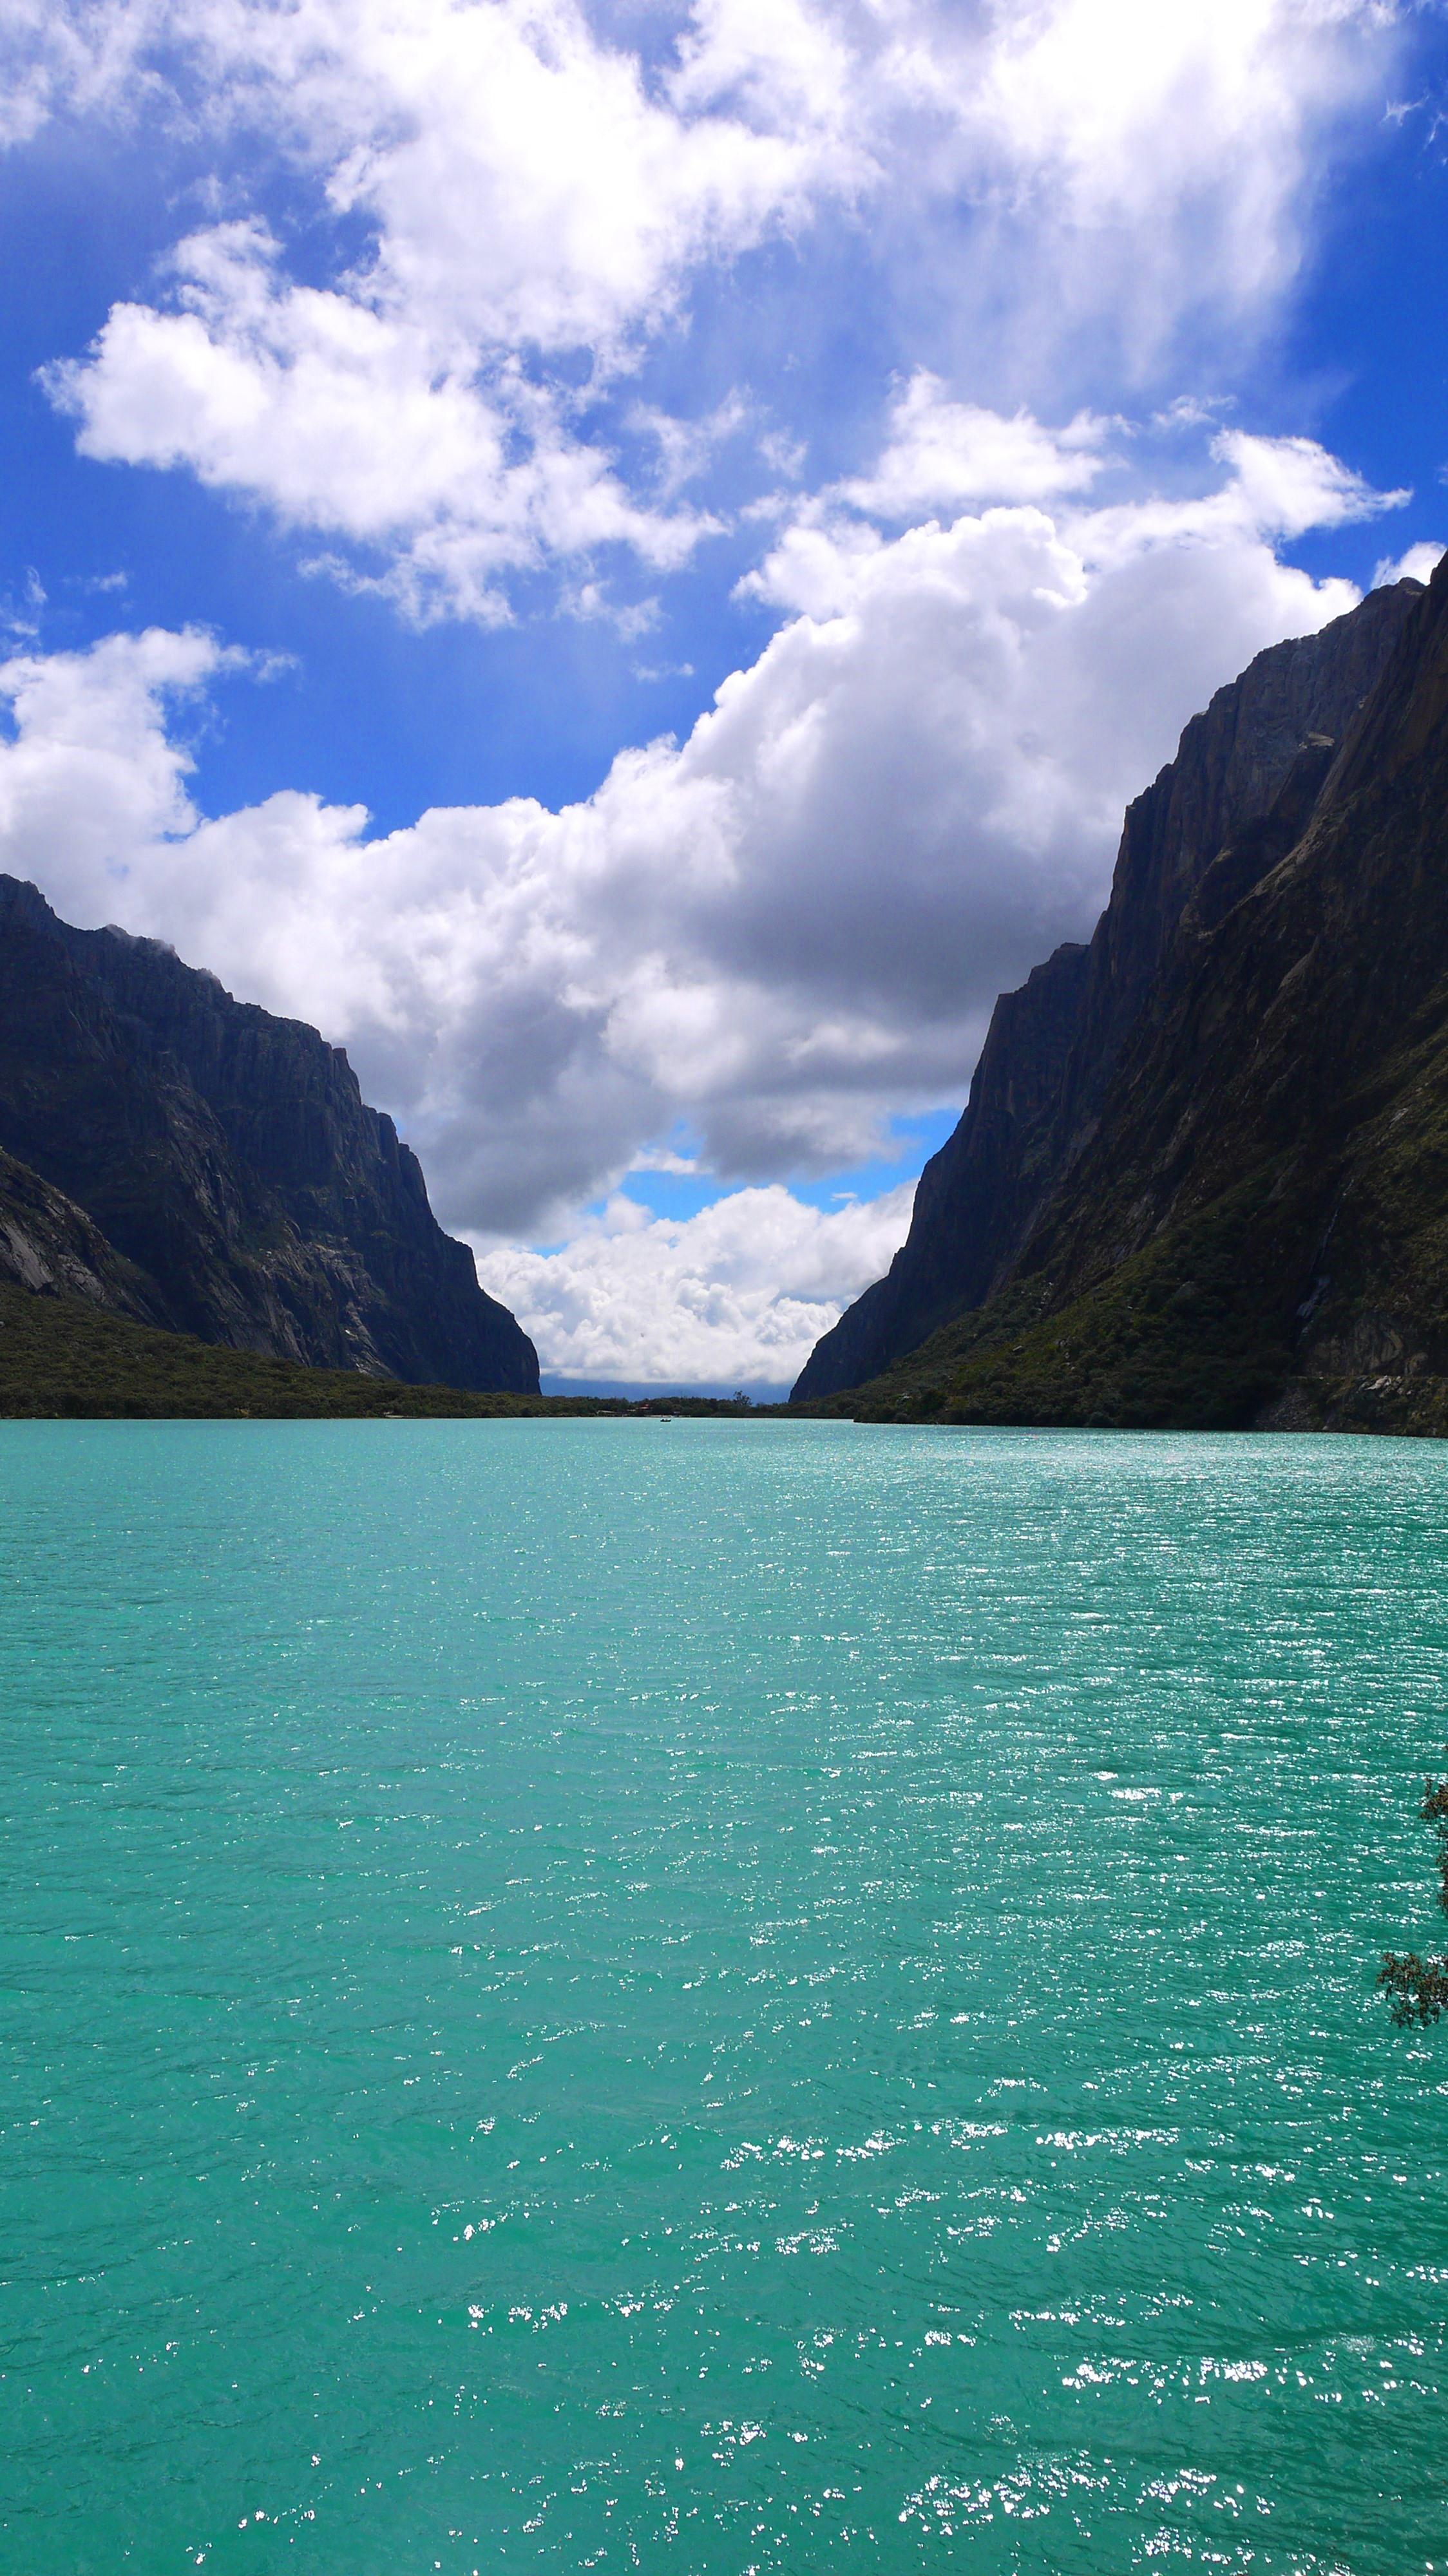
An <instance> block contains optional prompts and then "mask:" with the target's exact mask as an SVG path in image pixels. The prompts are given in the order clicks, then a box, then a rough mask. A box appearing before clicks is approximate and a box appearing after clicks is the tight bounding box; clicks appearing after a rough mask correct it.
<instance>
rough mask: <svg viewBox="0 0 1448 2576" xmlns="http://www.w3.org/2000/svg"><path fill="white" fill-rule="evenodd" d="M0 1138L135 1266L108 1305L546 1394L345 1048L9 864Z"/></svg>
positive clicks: (369, 1364) (2, 962) (174, 1324)
mask: <svg viewBox="0 0 1448 2576" xmlns="http://www.w3.org/2000/svg"><path fill="white" fill-rule="evenodd" d="M0 1148H3V1149H4V1150H5V1151H6V1152H7V1153H8V1154H9V1155H10V1156H12V1157H14V1158H15V1160H16V1161H17V1162H18V1163H20V1164H22V1165H24V1166H27V1167H29V1169H30V1171H31V1172H32V1173H33V1174H35V1175H37V1176H38V1177H39V1179H40V1180H41V1181H42V1182H43V1183H45V1184H48V1185H49V1186H50V1188H51V1189H52V1190H55V1191H59V1192H63V1193H64V1196H65V1198H66V1199H67V1200H69V1201H71V1202H72V1203H73V1204H74V1206H75V1208H77V1209H79V1210H81V1211H83V1212H84V1215H85V1216H86V1217H87V1218H88V1219H89V1220H90V1222H91V1225H92V1226H93V1227H94V1228H95V1229H98V1232H99V1235H100V1237H101V1238H103V1239H104V1242H105V1244H106V1245H107V1246H108V1247H109V1249H110V1251H111V1253H112V1255H113V1256H115V1257H116V1258H117V1259H118V1260H119V1262H120V1263H122V1264H123V1265H125V1269H124V1276H125V1278H126V1280H127V1282H128V1286H127V1289H126V1292H125V1293H126V1294H127V1295H129V1296H130V1297H131V1299H132V1300H133V1302H132V1303H131V1304H130V1305H128V1306H124V1307H123V1306H119V1305H117V1311H124V1312H128V1313H131V1314H133V1315H135V1316H137V1318H138V1319H140V1320H144V1321H147V1322H151V1323H160V1324H163V1325H165V1326H167V1327H169V1328H171V1329H172V1330H176V1331H181V1332H188V1333H193V1334H196V1335H197V1336H198V1337H199V1338H200V1339H202V1340H203V1341H210V1342H218V1343H226V1344H230V1345H231V1346H233V1347H234V1348H237V1349H242V1350H252V1351H261V1352H268V1353H271V1354H273V1355H274V1356H276V1357H278V1358H284V1359H294V1360H301V1361H305V1362H307V1363H309V1364H310V1365H313V1366H320V1367H330V1368H356V1369H363V1370H367V1371H369V1372H371V1373H373V1374H376V1375H388V1376H392V1377H397V1378H402V1379H405V1380H408V1381H410V1382H412V1383H414V1384H420V1383H427V1382H442V1383H447V1384H452V1385H456V1386H463V1387H476V1388H486V1389H494V1388H496V1389H510V1390H515V1391H519V1392H528V1391H530V1390H533V1389H536V1387H537V1384H538V1364H537V1357H536V1354H535V1352H534V1350H533V1346H532V1344H531V1342H530V1341H529V1340H528V1339H527V1337H526V1335H525V1334H524V1333H523V1332H522V1331H521V1330H520V1328H519V1326H518V1324H517V1323H516V1322H515V1320H514V1318H513V1317H512V1316H511V1315H510V1314H509V1313H508V1311H507V1309H506V1308H505V1307H503V1306H500V1305H498V1304H497V1303H496V1302H495V1300H493V1299H492V1298H490V1297H487V1296H485V1295H484V1293H483V1291H482V1290H481V1289H480V1288H479V1286H478V1284H477V1278H476V1273H475V1271H474V1266H473V1260H472V1255H471V1254H470V1252H469V1251H468V1250H467V1248H466V1246H465V1245H463V1244H460V1243H455V1242H453V1241H452V1240H451V1239H450V1238H449V1237H448V1236H447V1235H445V1234H443V1232H442V1231H441V1229H440V1227H439V1226H438V1224H437V1222H436V1220H435V1218H434V1217H433V1215H432V1211H431V1209H430V1208H429V1206H428V1202H427V1191H426V1187H425V1184H424V1182H423V1177H422V1172H421V1169H420V1167H419V1165H418V1163H417V1159H416V1157H415V1156H414V1155H413V1154H412V1153H411V1152H410V1151H409V1149H408V1148H407V1147H406V1146H405V1145H403V1144H402V1143H400V1141H399V1139H398V1136H397V1132H396V1130H395V1128H394V1127H393V1124H392V1122H391V1120H390V1119H389V1118H386V1117H383V1116H381V1115H380V1114H379V1113H378V1112H377V1111H376V1110H373V1109H369V1108H368V1107H367V1106H366V1105H365V1103H364V1102H363V1100H362V1097H361V1094H360V1092H359V1090H358V1087H357V1080H356V1076H355V1075H354V1073H353V1072H352V1069H351V1067H350V1065H349V1064H348V1062H347V1059H346V1057H345V1055H344V1054H343V1053H342V1052H341V1051H340V1049H337V1048H334V1047H330V1046H328V1045H327V1044H326V1042H325V1041H324V1040H323V1039H322V1038H320V1037H319V1036H318V1035H317V1033H316V1031H315V1030H314V1029H309V1028H307V1027H305V1026H303V1025H302V1023H301V1022H299V1021H294V1020H280V1019H276V1018H274V1017H272V1015H271V1014H270V1013H269V1012H266V1011H262V1010H258V1009H256V1008H255V1007H254V1006H252V1005H250V1004H244V1003H239V1002H235V1001H233V1000H232V998H231V996H230V995H229V994H228V993H227V992H226V991H225V990H224V989H223V987H222V986H221V985H220V984H219V983H218V982H217V981H216V979H215V978H214V977H213V976H210V975H207V974H204V973H201V972H199V971H198V970H197V969H195V968H193V967H188V966H184V965H183V964H182V963H181V961H180V959H179V958H177V957H175V956H174V955H172V953H171V952H170V950H169V949H166V948H164V947H162V946H161V945H160V944H159V943H157V942H155V941H152V940H139V939H132V938H130V937H128V936H127V935H126V934H125V933H124V932H121V931H116V930H96V931H88V930H75V929H72V928H70V927H69V926H68V925H67V924H65V923H63V922H61V921H59V920H57V918H56V916H55V914H54V913H53V912H52V911H51V910H50V907H49V905H48V904H46V903H45V901H44V900H43V898H42V897H41V896H40V895H39V894H38V893H37V891H36V889H35V888H34V887H33V886H29V885H23V884H21V883H19V882H18V881H17V880H16V879H14V878H10V877H0ZM96 1275H97V1277H98V1278H99V1277H100V1275H101V1274H100V1271H99V1269H97V1271H96ZM121 1275H122V1274H121V1272H119V1271H114V1272H113V1273H112V1274H110V1276H111V1278H112V1293H111V1294H110V1296H109V1297H108V1298H106V1299H98V1300H97V1302H110V1303H112V1304H116V1299H117V1296H118V1295H119V1293H120V1292H119V1288H118V1286H117V1284H116V1283H117V1282H118V1281H119V1279H120V1277H121ZM82 1293H88V1294H89V1293H93V1292H90V1291H82ZM134 1301H139V1302H134Z"/></svg>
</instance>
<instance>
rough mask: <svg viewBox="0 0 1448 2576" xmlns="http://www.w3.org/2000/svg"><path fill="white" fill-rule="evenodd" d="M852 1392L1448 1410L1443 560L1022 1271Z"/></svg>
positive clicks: (1226, 914)
mask: <svg viewBox="0 0 1448 2576" xmlns="http://www.w3.org/2000/svg"><path fill="white" fill-rule="evenodd" d="M1324 768H1325V770H1326V774H1325V775H1324V774H1323V771H1324ZM856 1403H857V1407H858V1409H860V1410H863V1411H867V1412H883V1413H887V1414H893V1415H894V1416H895V1417H896V1418H899V1417H900V1416H902V1415H903V1416H905V1417H907V1418H908V1417H911V1416H912V1415H913V1416H916V1417H918V1416H919V1415H921V1414H925V1415H928V1416H933V1417H936V1418H941V1417H943V1418H946V1419H955V1420H964V1421H1027V1422H1030V1421H1035V1422H1043V1421H1055V1422H1068V1423H1069V1422H1084V1423H1091V1422H1110V1423H1142V1424H1146V1423H1182V1424H1200V1423H1209V1422H1217V1423H1250V1422H1253V1421H1257V1422H1266V1423H1277V1424H1282V1425H1284V1426H1294V1427H1296V1426H1300V1427H1308V1426H1309V1425H1311V1424H1313V1423H1317V1422H1327V1423H1333V1422H1339V1423H1343V1424H1347V1425H1351V1426H1357V1425H1361V1426H1364V1427H1367V1426H1371V1427H1375V1428H1384V1429H1391V1428H1402V1429H1410V1430H1411V1429H1417V1430H1433V1431H1439V1432H1442V1431H1448V560H1445V563H1444V564H1443V565H1442V566H1441V567H1440V569H1439V571H1438V572H1437V573H1436V574H1435V576H1434V579H1433V582H1432V585H1431V587H1430V589H1429V590H1428V592H1427V593H1426V595H1425V594H1422V593H1420V594H1419V596H1418V597H1417V599H1416V600H1415V601H1414V602H1413V603H1412V605H1411V608H1410V613H1409V614H1408V616H1407V618H1406V619H1405V620H1404V621H1403V624H1402V631H1401V633H1400V635H1399V638H1398V640H1397V643H1396V645H1395V647H1394V650H1393V652H1392V654H1391V656H1390V658H1389V661H1388V664H1387V667H1386V669H1385V670H1384V671H1383V673H1382V676H1381V678H1380V679H1379V682H1378V684H1377V686H1376V688H1375V689H1374V691H1373V692H1372V694H1371V696H1370V697H1369V699H1368V702H1367V704H1366V706H1365V707H1364V708H1363V710H1362V711H1361V713H1360V714H1359V716H1358V717H1357V719H1356V721H1355V722H1354V724H1353V725H1352V726H1351V727H1350V728H1349V730H1348V733H1347V738H1346V740H1345V742H1344V743H1343V745H1342V748H1341V750H1340V751H1339V752H1338V753H1337V754H1336V756H1335V757H1330V758H1327V759H1325V758H1324V747H1323V746H1322V745H1320V744H1319V745H1309V746H1308V747H1307V751H1306V753H1305V754H1304V755H1303V758H1302V760H1301V761H1300V762H1299V763H1297V764H1294V767H1293V770H1292V771H1291V772H1290V773H1289V776H1288V778H1287V780H1286V781H1284V783H1283V786H1282V788H1281V790H1280V791H1279V795H1278V798H1277V800H1276V803H1275V805H1274V807H1273V808H1272V810H1271V811H1270V813H1269V814H1268V815H1267V816H1266V817H1264V818H1262V819H1261V821H1260V823H1259V824H1258V825H1256V826H1254V827H1253V829H1252V830H1251V831H1249V832H1247V833H1245V834H1243V835H1240V836H1239V837H1238V839H1237V840H1236V841H1235V842H1234V843H1233V844H1232V845H1231V846H1229V847H1228V849H1227V850H1225V851H1224V852H1222V853H1221V854H1220V855H1219V857H1218V859H1217V860H1216V862H1215V863H1214V865H1213V866H1212V868H1211V869H1209V870H1208V871H1207V872H1206V874H1205V875H1204V876H1203V878H1202V880H1201V882H1200V884H1199V885H1198V886H1197V888H1196V889H1195V891H1194V894H1193V897H1192V899H1191V901H1190V902H1189V903H1188V904H1187V906H1186V907H1185V910H1184V912H1183V915H1182V917H1181V919H1180V921H1179V923H1178V926H1177V930H1176V932H1175V934H1174V936H1173V938H1172V940H1171V941H1170V943H1169V945H1168V948H1167V950H1166V953H1165V954H1164V956H1163V958H1162V961H1161V964H1160V966H1159V969H1158V972H1157V975H1156V977H1155V979H1154V981H1153V983H1152V984H1151V986H1150V988H1149V990H1148V991H1147V993H1146V995H1145V996H1144V999H1143V1004H1142V1007H1141V1010H1140V1011H1139V1013H1138V1017H1137V1021H1136V1024H1135V1026H1134V1028H1133V1030H1132V1032H1131V1034H1130V1037H1129V1040H1128V1041H1127V1042H1126V1044H1125V1045H1124V1046H1123V1048H1122V1050H1121V1052H1120V1055H1119V1058H1118V1061H1117V1063H1116V1065H1115V1068H1114V1070H1113V1072H1112V1075H1111V1077H1110V1079H1109V1081H1108V1083H1107V1085H1106V1087H1105V1089H1104V1092H1103V1094H1102V1097H1101V1100H1100V1103H1099V1107H1098V1110H1097V1113H1096V1116H1095V1118H1094V1121H1093V1125H1092V1131H1091V1134H1090V1136H1089V1138H1088V1139H1087V1140H1086V1141H1085V1142H1084V1144H1083V1145H1082V1147H1081V1149H1080V1151H1079V1152H1078V1154H1077V1155H1076V1157H1075V1159H1074V1161H1073V1162H1072V1163H1071V1165H1070V1167H1069V1168H1068V1169H1067V1171H1066V1172H1065V1174H1064V1175H1063V1177H1062V1178H1061V1179H1060V1180H1059V1181H1058V1183H1057V1185H1056V1187H1055V1188H1054V1190H1053V1192H1052V1194H1051V1196H1050V1197H1049V1199H1048V1201H1047V1202H1046V1204H1045V1205H1044V1206H1043V1207H1042V1209H1041V1210H1040V1211H1039V1213H1038V1216H1037V1218H1036V1221H1035V1223H1034V1225H1033V1226H1032V1228H1031V1230H1030V1233H1029V1235H1028V1238H1027V1240H1026V1242H1025V1244H1024V1245H1023V1246H1022V1248H1021V1250H1020V1252H1019V1254H1018V1255H1017V1257H1016V1259H1015V1261H1014V1262H1013V1264H1012V1265H1011V1267H1010V1270H1009V1272H1008V1274H1007V1276H1006V1277H1005V1278H1003V1279H1002V1280H1001V1281H1000V1282H999V1283H998V1285H997V1287H996V1289H995V1292H994V1294H993V1295H992V1297H991V1298H990V1299H989V1300H988V1301H987V1303H986V1304H985V1305H984V1306H983V1307H982V1308H981V1309H980V1310H979V1311H977V1312H974V1313H971V1314H966V1315H962V1316H960V1317H958V1318H957V1319H956V1320H955V1321H954V1322H953V1323H951V1324H948V1325H947V1326H945V1327H944V1328H943V1329H942V1330H941V1331H940V1332H938V1333H936V1334H935V1335H934V1336H933V1337H932V1338H931V1339H930V1340H929V1341H928V1342H926V1343H925V1344H924V1345H922V1346H921V1347H920V1348H919V1349H918V1350H917V1351H915V1352H914V1353H913V1354H911V1355H909V1356H908V1357H907V1358H906V1359H904V1360H902V1361H900V1362H897V1363H896V1365H895V1366H894V1367H893V1368H892V1369H891V1370H890V1371H889V1372H888V1373H887V1374H886V1376H885V1377H884V1378H883V1379H881V1380H880V1381H878V1382H877V1384H876V1386H875V1387H874V1388H873V1389H871V1390H868V1391H866V1394H865V1395H864V1397H863V1398H860V1399H857V1400H856Z"/></svg>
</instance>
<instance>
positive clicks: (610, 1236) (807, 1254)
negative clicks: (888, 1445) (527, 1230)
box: [478, 1182, 915, 1387]
mask: <svg viewBox="0 0 1448 2576" xmlns="http://www.w3.org/2000/svg"><path fill="white" fill-rule="evenodd" d="M914 1195H915V1191H914V1183H913V1182H909V1183H906V1184H905V1185H904V1186H902V1187H901V1188H898V1189H893V1190H889V1191H886V1192H885V1193H884V1194H883V1196H881V1197H880V1198H877V1199H872V1200H869V1201H867V1202H866V1203H864V1204H863V1205H855V1204H851V1205H849V1206H846V1207H841V1208H836V1209H832V1210H829V1211H826V1212H822V1211H821V1210H820V1209H818V1208H815V1207H811V1206H810V1205H808V1204H807V1203H806V1202H805V1201H803V1200H801V1199H798V1198H796V1197H795V1196H794V1195H793V1193H792V1192H791V1191H789V1190H786V1189H782V1188H780V1187H779V1186H778V1185H777V1184H776V1185H774V1186H772V1187H769V1188H765V1189H748V1190H734V1191H731V1192H730V1193H729V1195H728V1196H727V1197H725V1198H721V1199H718V1200H716V1201H715V1203H714V1205H713V1206H712V1207H707V1208H703V1209H701V1210H700V1211H699V1213H698V1214H697V1215H696V1216H691V1217H683V1218H670V1217H651V1216H650V1215H649V1214H648V1212H647V1211H646V1210H645V1209H644V1208H642V1207H640V1206H639V1204H638V1203H637V1201H636V1200H634V1199H631V1198H629V1197H627V1196H625V1195H623V1194H621V1193H620V1194H619V1195H617V1196H615V1197H613V1198H611V1199H610V1200H609V1202H608V1205H607V1207H606V1208H605V1210H604V1211H603V1213H602V1214H601V1215H600V1216H598V1217H596V1218H594V1219H593V1220H591V1221H590V1222H589V1223H587V1224H586V1225H584V1226H583V1227H582V1228H580V1230H579V1231H578V1232H577V1233H576V1234H575V1235H574V1236H573V1237H572V1238H571V1240H570V1241H569V1242H568V1243H566V1244H564V1245H563V1246H562V1247H561V1248H560V1249H559V1250H557V1251H553V1252H530V1251H527V1250H526V1249H524V1248H523V1247H521V1246H518V1245H505V1246H494V1247H485V1248H484V1250H483V1251H482V1253H481V1255H480V1257H479V1261H478V1271H479V1275H480V1277H481V1279H482V1281H483V1285H484V1286H485V1287H486V1288H488V1289H489V1290H490V1291H491V1293H492V1294H493V1295H494V1296H495V1297H501V1298H502V1300H503V1302H504V1304H505V1305H508V1306H511V1307H512V1309H513V1311H514V1313H515V1314H516V1315H517V1317H518V1319H519V1321H520V1323H521V1324H522V1325H523V1327H524V1329H525V1331H527V1332H528V1333H530V1334H531V1335H532V1337H533V1339H534V1341H535V1342H536V1343H537V1346H538V1353H539V1357H540V1359H541V1361H542V1365H543V1369H544V1372H545V1375H548V1376H554V1377H564V1378H589V1379H594V1380H599V1379H602V1380H610V1379H611V1380H613V1381H615V1382H617V1381H622V1382H623V1383H625V1384H644V1385H647V1384H653V1385H656V1386H699V1385H722V1386H731V1385H746V1386H767V1387H768V1386H773V1387H785V1386H790V1385H792V1384H793V1382H794V1380H795V1378H796V1377H797V1376H798V1375H799V1372H800V1370H801V1369H802V1368H803V1366H804V1363H805V1361H806V1360H807V1359H808V1357H809V1354H810V1352H811V1351H812V1350H813V1348H814V1346H815V1343H816V1342H817V1341H818V1340H819V1337H820V1335H821V1334H822V1333H827V1332H828V1331H829V1329H830V1327H831V1325H832V1324H834V1323H836V1322H837V1321H838V1319H839V1317H840V1315H841V1313H842V1312H843V1309H844V1308H845V1306H846V1305H847V1304H848V1303H849V1302H850V1300H851V1299H852V1298H854V1297H857V1296H858V1295H859V1293H860V1290H861V1289H862V1288H865V1287H868V1285H869V1283H870V1281H871V1280H872V1279H878V1277H879V1276H880V1273H881V1271H882V1270H886V1269H888V1268H889V1265H890V1262H891V1260H892V1259H893V1257H894V1255H895V1253H896V1252H897V1251H898V1250H899V1247H900V1245H901V1244H902V1243H903V1242H904V1239H905V1236H906V1233H907V1231H908V1229H909V1224H910V1208H911V1202H912V1200H913V1198H914Z"/></svg>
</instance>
